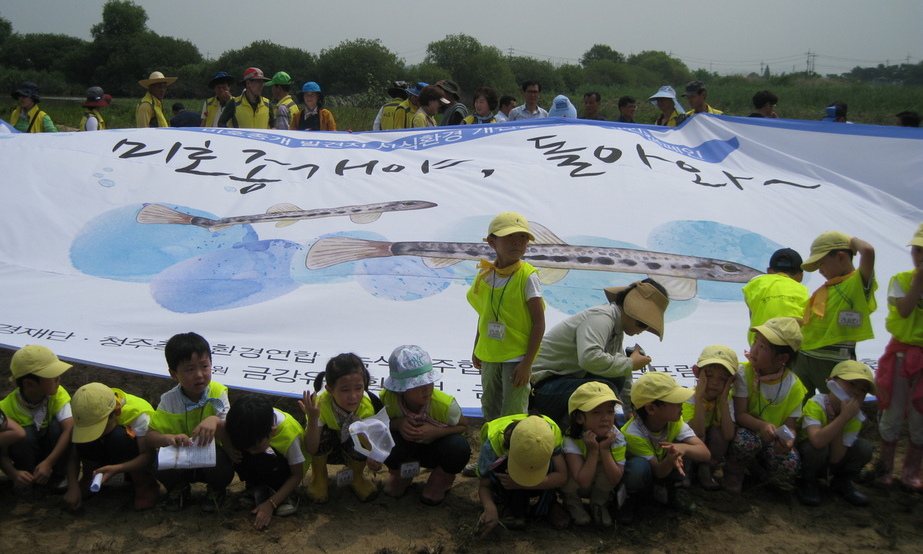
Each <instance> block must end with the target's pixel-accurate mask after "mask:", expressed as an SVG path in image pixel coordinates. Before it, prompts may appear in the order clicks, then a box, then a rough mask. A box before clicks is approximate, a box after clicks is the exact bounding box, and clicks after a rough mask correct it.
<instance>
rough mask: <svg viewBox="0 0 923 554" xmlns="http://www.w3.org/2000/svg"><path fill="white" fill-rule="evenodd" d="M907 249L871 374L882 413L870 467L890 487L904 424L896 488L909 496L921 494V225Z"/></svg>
mask: <svg viewBox="0 0 923 554" xmlns="http://www.w3.org/2000/svg"><path fill="white" fill-rule="evenodd" d="M907 246H909V247H910V259H911V261H912V262H913V269H911V270H910V271H903V272H901V273H898V274H897V275H894V276H893V277H891V281H890V283H889V284H888V317H887V318H886V319H885V327H887V329H888V332H890V333H891V341H890V342H888V346H887V348H885V352H884V354H883V355H882V356H881V359H880V360H878V368H877V369H876V370H875V380H876V382H877V385H878V394H877V396H878V409H879V410H881V417H880V418H879V419H878V433H879V434H880V435H881V454H880V457H879V459H878V461H877V463H876V464H875V473H876V474H877V478H878V481H879V482H880V483H881V484H883V485H885V486H890V485H891V483H892V481H893V479H894V478H893V477H892V475H891V474H892V473H893V471H894V451H895V450H896V449H897V441H898V439H899V438H900V435H901V427H903V423H904V420H905V419H906V420H907V427H908V431H909V435H910V442H909V444H908V445H907V451H906V457H905V458H904V467H903V471H902V472H901V484H902V485H903V486H904V487H905V488H907V489H909V490H912V491H917V492H923V478H921V475H920V465H921V461H923V378H921V374H923V224H921V225H920V227H919V228H918V229H917V232H916V233H915V234H914V235H913V238H912V239H911V240H910V244H908V245H907Z"/></svg>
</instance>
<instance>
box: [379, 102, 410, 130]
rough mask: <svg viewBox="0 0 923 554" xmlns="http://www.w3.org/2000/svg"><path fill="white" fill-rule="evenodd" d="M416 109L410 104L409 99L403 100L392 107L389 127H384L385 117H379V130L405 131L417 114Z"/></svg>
mask: <svg viewBox="0 0 923 554" xmlns="http://www.w3.org/2000/svg"><path fill="white" fill-rule="evenodd" d="M417 109H418V108H417V107H416V106H414V105H413V104H411V103H410V99H409V98H408V99H407V100H404V101H402V102H400V103H398V105H397V106H395V107H394V111H393V112H392V114H391V115H392V117H391V126H389V127H386V126H385V116H384V114H382V116H381V128H382V129H407V128H409V127H410V124H411V122H412V121H413V116H414V114H416V113H417Z"/></svg>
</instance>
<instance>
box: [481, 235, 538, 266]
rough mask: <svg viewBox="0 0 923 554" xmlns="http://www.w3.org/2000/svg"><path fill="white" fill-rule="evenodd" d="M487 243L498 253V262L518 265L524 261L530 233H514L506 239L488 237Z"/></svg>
mask: <svg viewBox="0 0 923 554" xmlns="http://www.w3.org/2000/svg"><path fill="white" fill-rule="evenodd" d="M487 243H488V244H489V245H490V246H491V247H492V248H493V249H494V251H495V252H496V253H497V261H499V262H505V263H507V264H512V263H516V262H518V261H519V260H521V259H522V257H523V256H524V255H525V253H526V248H527V247H528V246H529V234H528V233H512V234H510V235H506V236H505V237H497V236H493V237H488V239H487Z"/></svg>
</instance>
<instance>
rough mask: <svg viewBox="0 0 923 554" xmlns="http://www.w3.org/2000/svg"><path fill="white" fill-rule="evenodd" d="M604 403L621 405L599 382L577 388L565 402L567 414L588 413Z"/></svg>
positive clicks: (604, 385) (607, 388)
mask: <svg viewBox="0 0 923 554" xmlns="http://www.w3.org/2000/svg"><path fill="white" fill-rule="evenodd" d="M606 402H615V403H617V404H621V403H622V401H621V400H619V399H618V397H617V396H616V395H615V393H614V392H612V389H611V388H610V387H609V385H606V384H604V383H600V382H599V381H590V382H589V383H584V384H582V385H580V386H579V387H577V390H575V391H574V392H573V394H571V395H570V398H569V399H568V400H567V413H569V414H572V413H574V410H580V411H581V412H589V411H590V410H592V409H593V408H595V407H596V406H599V405H600V404H604V403H606Z"/></svg>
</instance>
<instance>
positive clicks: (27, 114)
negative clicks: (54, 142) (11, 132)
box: [10, 81, 58, 133]
mask: <svg viewBox="0 0 923 554" xmlns="http://www.w3.org/2000/svg"><path fill="white" fill-rule="evenodd" d="M13 99H14V100H16V102H17V103H18V104H19V105H18V106H15V107H14V108H13V111H12V112H11V113H10V125H12V126H13V127H15V128H16V130H18V131H21V132H23V133H55V132H57V130H58V128H57V127H55V125H54V122H52V121H51V117H49V115H48V114H47V113H45V112H44V111H42V109H41V108H39V107H38V103H39V102H41V101H42V99H41V97H40V96H39V95H38V85H36V84H35V83H32V82H29V81H26V82H24V83H21V84H20V85H19V86H18V87H16V89H15V90H13Z"/></svg>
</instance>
